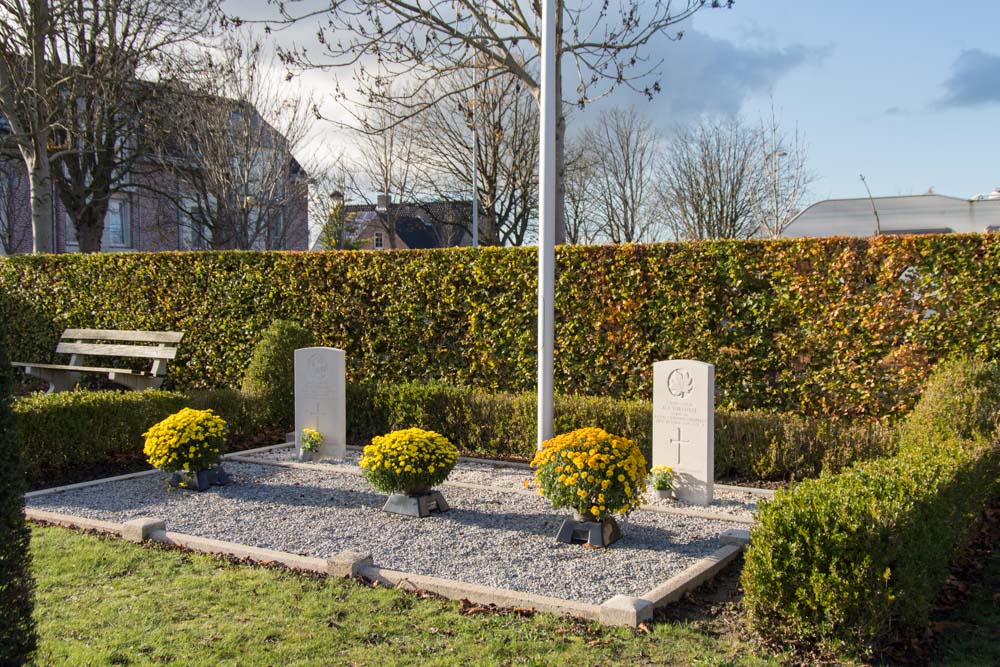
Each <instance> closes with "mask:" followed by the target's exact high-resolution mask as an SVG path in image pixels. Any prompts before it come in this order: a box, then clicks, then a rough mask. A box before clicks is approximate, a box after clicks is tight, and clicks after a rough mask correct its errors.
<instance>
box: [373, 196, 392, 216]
mask: <svg viewBox="0 0 1000 667" xmlns="http://www.w3.org/2000/svg"><path fill="white" fill-rule="evenodd" d="M391 203H392V198H391V197H390V196H389V194H388V193H386V194H384V195H379V196H378V203H376V204H375V210H376V211H378V212H379V213H385V212H386V211H388V210H389V204H391Z"/></svg>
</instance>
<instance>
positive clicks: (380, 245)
mask: <svg viewBox="0 0 1000 667" xmlns="http://www.w3.org/2000/svg"><path fill="white" fill-rule="evenodd" d="M372 247H373V248H375V250H384V249H385V240H384V239H383V238H382V232H375V235H374V236H373V237H372Z"/></svg>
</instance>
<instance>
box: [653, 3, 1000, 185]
mask: <svg viewBox="0 0 1000 667" xmlns="http://www.w3.org/2000/svg"><path fill="white" fill-rule="evenodd" d="M692 28H693V31H689V32H688V34H687V36H685V38H684V40H682V42H681V44H679V45H678V46H679V48H678V49H677V52H678V55H679V56H684V55H693V56H695V58H694V60H695V61H696V62H702V60H701V57H699V56H704V55H706V54H707V55H708V59H709V60H711V59H712V58H713V57H715V55H717V54H718V53H720V52H726V51H727V49H729V51H728V53H730V55H732V56H734V58H733V60H735V61H736V63H734V66H733V67H732V69H730V71H729V72H728V74H725V75H720V76H719V77H718V78H720V79H722V81H723V82H724V83H722V84H721V85H723V86H724V87H727V88H728V89H729V93H730V95H731V96H732V95H737V94H740V96H739V107H740V112H741V113H742V115H743V116H744V118H745V119H747V120H752V119H756V118H759V117H760V115H761V114H766V113H767V109H768V105H769V101H768V94H769V93H770V94H771V95H773V99H774V104H775V107H776V108H777V110H778V111H779V112H780V116H781V119H782V122H783V125H784V126H785V127H786V128H791V127H794V126H795V125H797V126H798V128H799V130H800V131H802V132H803V133H804V134H805V138H806V142H807V143H808V146H809V164H810V166H811V168H812V170H813V171H814V172H815V173H816V175H817V180H816V182H815V183H814V184H813V187H812V199H822V198H826V197H859V196H864V194H865V192H864V186H863V185H862V183H861V182H860V179H859V178H858V174H860V173H863V174H864V175H865V177H866V178H867V180H868V184H869V186H870V187H871V189H872V193H873V194H875V195H896V194H916V193H923V192H926V191H927V189H928V188H929V187H932V186H933V187H934V189H935V191H936V192H938V193H941V194H949V195H954V196H959V197H971V196H973V195H975V194H979V193H985V192H989V191H990V190H991V189H993V188H994V187H997V186H1000V130H998V128H997V121H998V120H1000V39H998V36H1000V2H995V1H987V0H980V1H978V2H972V1H965V2H953V3H940V2H927V1H915V2H893V1H884V0H883V1H878V2H871V1H869V2H860V1H842V2H819V1H816V0H797V1H793V0H737V2H736V4H735V6H734V7H733V9H731V10H714V11H703V12H702V13H700V14H698V15H697V16H696V17H695V18H694V20H693V26H692ZM692 35H693V36H695V37H697V38H698V40H700V41H704V42H705V43H706V44H707V45H708V46H704V47H702V48H694V47H692V46H688V47H686V48H685V46H683V42H684V41H685V40H687V39H688V37H691V36H692ZM696 41H697V40H696ZM663 48H664V49H665V48H669V46H665V47H663ZM686 51H688V52H690V53H685V52H686ZM661 52H664V51H663V50H662V49H661ZM748 63H749V64H748ZM673 70H674V66H673V65H671V66H670V68H669V70H668V72H669V71H673ZM667 78H668V79H669V78H670V75H669V74H668V76H667ZM748 82H749V83H748ZM701 84H702V85H701V86H700V89H698V90H696V91H685V92H684V94H685V95H690V94H691V93H692V92H694V93H695V95H694V96H695V97H696V98H697V99H698V100H700V101H701V102H702V103H703V104H704V105H705V108H711V106H712V105H716V104H719V105H721V106H724V105H723V104H722V103H721V102H720V101H719V99H717V98H720V97H724V96H719V95H717V94H716V93H713V91H712V86H711V84H710V82H708V81H705V80H702V82H701ZM670 95H671V90H670V88H669V87H668V88H666V89H665V90H664V93H663V96H664V97H667V98H669V96H670ZM637 104H639V103H638V102H637ZM652 104H653V105H656V104H657V102H653V103H652ZM668 105H669V102H668ZM640 108H641V107H640ZM719 111H723V112H727V111H728V112H731V111H732V104H730V108H729V109H726V108H720V109H719ZM655 115H657V116H659V114H655Z"/></svg>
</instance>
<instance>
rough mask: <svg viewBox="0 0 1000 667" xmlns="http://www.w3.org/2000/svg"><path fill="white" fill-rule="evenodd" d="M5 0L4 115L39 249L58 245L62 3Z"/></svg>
mask: <svg viewBox="0 0 1000 667" xmlns="http://www.w3.org/2000/svg"><path fill="white" fill-rule="evenodd" d="M50 4H52V3H50V0H0V114H2V115H3V117H4V118H5V119H6V120H7V124H8V125H9V127H10V139H11V140H12V141H13V142H14V143H15V144H16V145H17V148H18V150H19V151H20V153H21V157H22V158H23V160H24V164H25V168H26V170H27V172H28V181H29V184H30V190H31V228H32V238H33V250H34V252H52V251H53V250H54V249H55V238H54V233H53V213H52V165H51V160H50V143H51V137H52V135H53V131H54V129H55V125H56V110H55V109H54V108H53V107H54V106H55V104H54V102H55V100H57V99H58V98H59V88H60V86H61V85H62V83H63V79H64V74H63V73H62V68H61V64H60V62H59V53H58V51H57V50H56V49H55V44H54V43H53V42H54V40H52V39H51V36H52V35H53V34H56V33H57V31H58V29H59V26H60V25H61V22H62V16H61V12H62V3H59V2H57V3H55V4H56V7H54V8H53V7H52V6H50Z"/></svg>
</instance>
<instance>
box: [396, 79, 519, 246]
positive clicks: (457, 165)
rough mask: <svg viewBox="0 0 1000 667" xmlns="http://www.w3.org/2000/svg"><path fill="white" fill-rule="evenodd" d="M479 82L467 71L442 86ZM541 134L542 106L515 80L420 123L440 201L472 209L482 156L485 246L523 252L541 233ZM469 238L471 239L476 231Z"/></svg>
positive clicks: (426, 169)
mask: <svg viewBox="0 0 1000 667" xmlns="http://www.w3.org/2000/svg"><path fill="white" fill-rule="evenodd" d="M479 76H480V74H479V72H478V71H475V70H472V71H469V70H463V71H460V72H457V73H455V74H454V75H452V76H451V77H449V78H448V79H446V80H445V81H443V82H441V83H440V84H439V85H442V86H448V87H457V88H462V89H464V88H467V87H468V83H469V82H468V79H471V78H474V77H479ZM537 127H538V111H537V107H536V106H535V103H534V102H533V101H532V99H531V97H530V95H528V94H527V92H526V91H525V89H524V86H522V85H521V83H520V81H518V80H517V79H515V78H514V77H512V76H509V75H508V76H503V77H499V78H494V79H492V80H491V81H489V82H487V83H482V84H474V85H473V86H472V95H471V97H470V98H469V99H468V100H460V101H458V102H457V103H456V104H454V105H452V104H439V105H436V106H433V107H431V108H429V109H428V110H427V111H426V112H425V113H424V114H422V115H421V116H420V117H419V118H418V119H417V132H416V137H417V148H418V151H419V163H420V165H421V166H422V169H421V176H422V178H421V180H422V181H424V182H425V183H426V186H429V188H430V189H431V193H430V194H432V195H433V196H434V197H435V198H437V199H443V200H445V201H451V202H460V203H464V202H466V201H469V199H470V196H469V195H470V193H471V192H472V189H473V188H472V169H473V167H472V165H471V159H472V155H473V154H475V155H476V164H475V166H474V168H475V170H476V172H477V177H478V178H477V188H476V189H477V191H478V197H479V201H478V206H479V215H480V222H479V226H480V242H482V243H486V244H494V245H495V244H499V245H522V244H524V242H525V240H526V239H527V238H528V236H529V234H530V232H531V231H532V230H533V228H534V223H535V211H536V209H537V205H538V177H537V174H536V170H537V167H538V130H537ZM473 142H475V144H476V146H475V148H476V150H475V151H473ZM466 231H467V232H468V233H470V234H471V232H472V229H471V224H470V225H469V227H468V229H467V230H466Z"/></svg>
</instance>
